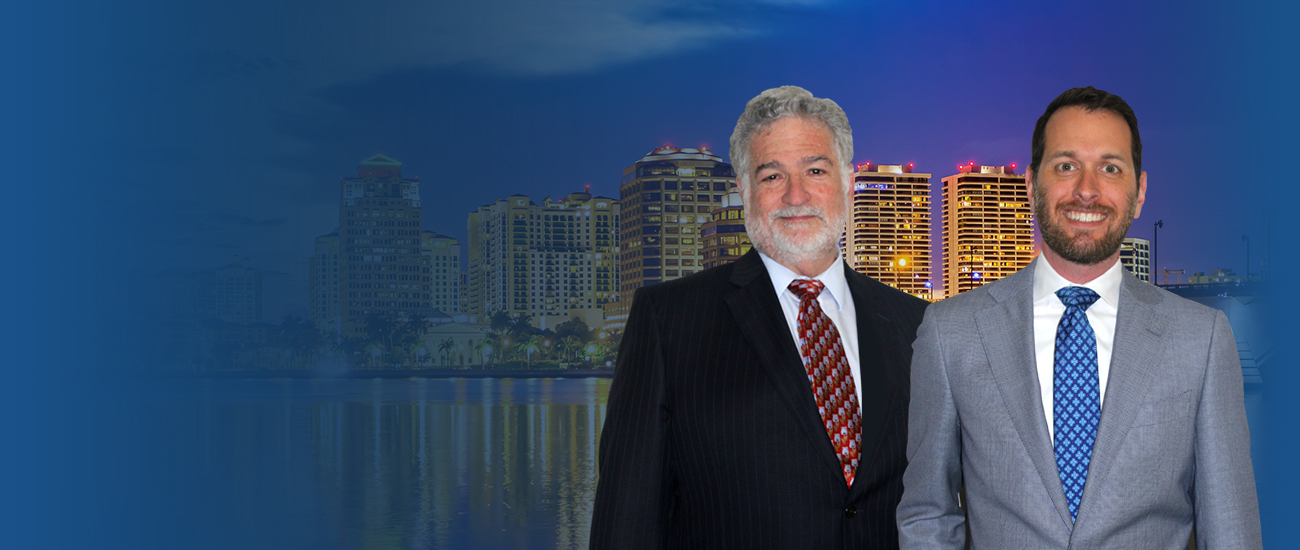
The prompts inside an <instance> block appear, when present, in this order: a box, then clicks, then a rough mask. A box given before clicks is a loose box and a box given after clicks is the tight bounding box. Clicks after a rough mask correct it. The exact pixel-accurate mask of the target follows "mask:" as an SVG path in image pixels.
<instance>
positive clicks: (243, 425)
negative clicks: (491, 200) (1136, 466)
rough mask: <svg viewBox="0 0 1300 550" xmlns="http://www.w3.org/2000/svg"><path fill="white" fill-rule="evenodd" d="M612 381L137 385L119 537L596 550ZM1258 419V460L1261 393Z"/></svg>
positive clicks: (159, 541) (1254, 418) (1252, 403)
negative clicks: (594, 515)
mask: <svg viewBox="0 0 1300 550" xmlns="http://www.w3.org/2000/svg"><path fill="white" fill-rule="evenodd" d="M609 382H610V381H609V380H607V379H595V378H591V379H557V380H552V379H416V380H405V379H403V380H380V379H375V380H196V381H168V382H160V383H149V384H144V385H139V386H134V389H133V391H134V392H135V395H129V396H126V399H122V400H121V401H124V402H127V403H132V404H134V408H132V409H131V410H133V411H136V413H137V416H136V422H138V423H139V425H140V427H141V431H140V433H142V434H145V435H147V436H148V437H147V439H145V440H143V441H144V443H143V444H142V445H140V447H139V450H138V452H136V453H133V455H134V457H135V458H133V459H132V460H131V462H132V463H131V464H125V465H120V466H115V465H104V466H103V467H104V468H105V471H136V472H138V475H139V479H141V480H145V483H147V486H145V485H144V484H135V483H127V484H126V485H125V486H126V487H129V488H132V490H130V491H121V492H129V493H132V494H133V495H130V496H135V497H136V498H138V499H141V500H143V502H131V501H130V500H129V498H118V497H113V498H107V499H102V500H103V501H105V502H118V501H121V502H122V503H123V507H124V509H130V508H132V507H135V508H139V509H141V510H149V512H148V514H147V515H145V516H144V517H139V515H136V517H126V521H127V522H129V523H133V524H140V525H148V526H150V527H147V528H144V529H134V530H131V531H129V532H124V533H121V534H115V535H114V536H115V537H116V538H121V539H124V540H127V541H128V542H138V544H127V545H126V546H124V547H158V548H213V549H218V548H220V549H225V548H276V549H289V548H302V549H317V548H340V549H352V548H364V549H371V548H374V549H388V548H456V549H460V548H485V549H496V548H511V549H515V548H518V549H546V550H550V549H566V550H567V549H581V548H586V546H587V535H588V532H589V530H590V521H591V506H592V500H593V498H594V495H595V487H596V473H595V472H596V454H597V453H596V450H597V441H598V435H599V430H600V427H601V426H602V425H603V423H604V415H605V406H606V401H607V396H608V391H609ZM112 395H113V396H114V397H115V398H116V396H117V395H120V394H117V393H113V394H112ZM1246 409H1247V413H1248V415H1249V417H1250V420H1251V428H1252V433H1254V434H1255V437H1253V438H1252V440H1253V441H1252V447H1253V449H1252V451H1253V453H1252V454H1254V455H1255V456H1256V457H1259V456H1261V453H1262V447H1263V443H1264V441H1263V437H1261V435H1262V433H1263V432H1262V430H1261V428H1260V426H1259V425H1258V421H1259V419H1260V418H1261V416H1262V399H1261V396H1260V394H1259V392H1258V391H1250V392H1248V393H1247V396H1246ZM114 425H118V423H117V422H116V421H114ZM113 437H114V438H117V437H118V436H117V435H114V436H113ZM119 441H125V440H122V439H119ZM86 459H88V460H91V461H95V460H98V459H99V457H96V456H88V457H86ZM1256 464H1257V474H1258V460H1257V461H1256ZM133 469H134V470H133ZM137 486H139V487H143V488H144V489H145V490H134V488H135V487H137ZM123 516H130V514H126V513H123ZM154 525H156V526H157V528H153V527H152V526H154Z"/></svg>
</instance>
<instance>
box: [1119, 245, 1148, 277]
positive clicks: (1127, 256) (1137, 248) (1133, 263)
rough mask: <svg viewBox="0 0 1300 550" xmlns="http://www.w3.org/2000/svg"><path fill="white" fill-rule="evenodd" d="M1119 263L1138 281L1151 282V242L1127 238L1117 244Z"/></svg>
mask: <svg viewBox="0 0 1300 550" xmlns="http://www.w3.org/2000/svg"><path fill="white" fill-rule="evenodd" d="M1119 263H1121V264H1123V265H1124V269H1127V270H1128V271H1129V273H1132V274H1133V275H1134V276H1135V277H1137V278H1138V280H1140V281H1142V282H1144V283H1149V282H1151V241H1148V240H1146V239H1138V238H1135V237H1129V238H1126V239H1124V240H1123V241H1121V242H1120V244H1119Z"/></svg>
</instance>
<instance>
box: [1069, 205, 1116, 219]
mask: <svg viewBox="0 0 1300 550" xmlns="http://www.w3.org/2000/svg"><path fill="white" fill-rule="evenodd" d="M1066 210H1075V211H1079V212H1088V213H1092V214H1105V215H1107V216H1110V215H1112V214H1114V213H1115V209H1114V208H1111V207H1109V206H1103V205H1100V204H1083V203H1081V202H1067V203H1062V204H1058V205H1056V211H1057V212H1058V213H1059V212H1065V211H1066Z"/></svg>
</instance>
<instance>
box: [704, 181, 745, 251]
mask: <svg viewBox="0 0 1300 550" xmlns="http://www.w3.org/2000/svg"><path fill="white" fill-rule="evenodd" d="M709 218H710V219H709V221H708V222H705V224H704V225H703V226H701V227H700V236H701V238H702V239H703V242H704V251H703V256H704V260H703V267H704V269H708V268H710V267H717V266H720V265H722V264H729V263H731V262H734V261H736V260H739V259H740V257H741V256H744V255H745V253H746V252H749V249H750V248H752V247H753V245H752V244H750V242H749V233H746V232H745V205H744V204H742V202H741V200H740V193H738V192H736V191H735V190H732V192H730V193H728V194H727V195H726V196H724V197H722V205H721V206H719V207H717V208H714V209H713V211H712V212H709Z"/></svg>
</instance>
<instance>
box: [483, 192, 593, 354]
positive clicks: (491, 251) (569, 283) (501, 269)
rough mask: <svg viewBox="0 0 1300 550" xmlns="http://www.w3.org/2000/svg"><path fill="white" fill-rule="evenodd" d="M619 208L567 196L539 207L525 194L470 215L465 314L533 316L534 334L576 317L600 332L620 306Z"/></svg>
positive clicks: (586, 197) (584, 195)
mask: <svg viewBox="0 0 1300 550" xmlns="http://www.w3.org/2000/svg"><path fill="white" fill-rule="evenodd" d="M618 204H619V203H618V201H616V200H614V199H611V198H609V197H599V196H597V197H593V196H592V195H591V194H590V193H588V192H585V191H584V192H580V193H570V194H569V195H568V196H567V197H565V198H563V199H559V200H552V199H551V198H550V197H547V198H545V199H544V200H543V201H542V204H540V205H539V204H537V203H535V202H533V201H532V199H529V198H528V197H526V196H524V195H512V196H510V197H507V198H504V199H498V200H496V201H495V202H493V203H492V204H488V205H484V206H481V207H479V208H478V210H476V211H474V212H471V213H470V214H469V217H468V220H467V229H468V230H469V243H470V249H469V254H468V257H469V273H468V275H467V279H468V281H469V286H470V288H469V292H468V297H469V306H468V309H469V311H468V313H469V314H471V315H474V316H477V317H478V319H479V320H480V321H482V320H484V319H486V318H487V316H490V315H492V314H493V313H496V312H498V311H504V312H506V313H509V314H511V315H513V316H517V315H519V314H522V313H528V314H530V315H532V316H533V318H534V319H535V322H534V325H535V326H537V328H541V329H546V328H552V327H554V326H556V325H558V324H560V323H563V322H565V321H568V320H569V319H571V318H572V317H579V318H581V319H582V320H583V321H584V322H586V323H587V325H588V326H590V327H592V328H598V327H600V326H601V324H602V323H603V320H604V315H605V307H606V306H607V305H608V304H610V303H611V302H612V301H613V300H615V299H616V295H617V289H618V271H617V270H616V269H615V259H616V258H617V254H618V241H617V240H616V238H615V236H616V235H617V231H618V224H619V208H618Z"/></svg>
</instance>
